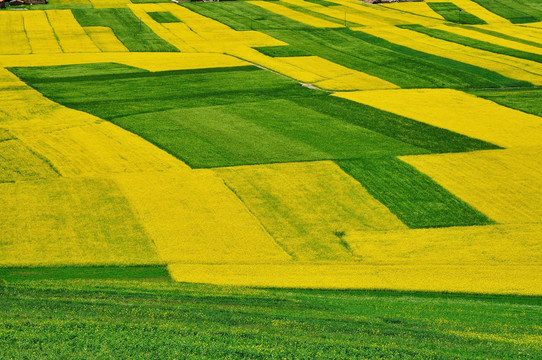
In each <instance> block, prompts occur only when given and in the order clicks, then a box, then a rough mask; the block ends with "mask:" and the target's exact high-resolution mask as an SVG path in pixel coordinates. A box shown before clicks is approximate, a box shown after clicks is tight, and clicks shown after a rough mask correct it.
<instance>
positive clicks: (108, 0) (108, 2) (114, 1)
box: [89, 0, 131, 9]
mask: <svg viewBox="0 0 542 360" xmlns="http://www.w3.org/2000/svg"><path fill="white" fill-rule="evenodd" d="M89 2H90V3H91V4H92V7H93V8H95V9H105V8H122V7H126V6H127V4H130V3H131V2H130V0H89Z"/></svg>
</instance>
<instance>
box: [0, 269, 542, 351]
mask: <svg viewBox="0 0 542 360" xmlns="http://www.w3.org/2000/svg"><path fill="white" fill-rule="evenodd" d="M28 271H30V272H31V274H28ZM44 271H45V270H34V273H32V270H25V271H22V270H18V271H13V270H6V269H4V270H2V272H1V274H2V276H3V277H4V278H6V279H7V281H6V280H3V281H0V303H1V304H2V306H0V319H1V321H0V358H2V359H10V358H17V359H68V358H69V359H91V358H92V359H94V358H97V359H106V358H115V359H121V358H134V359H157V358H160V359H166V358H167V359H175V358H176V359H182V358H198V359H216V358H227V359H240V358H245V359H286V358H287V359H315V358H323V359H354V358H364V359H409V358H416V359H459V358H462V359H536V358H540V357H541V356H542V342H541V341H540V336H541V329H540V326H539V324H540V323H541V322H542V302H541V299H540V298H536V297H520V296H517V297H510V296H508V297H505V296H489V295H487V296H486V295H466V294H437V293H409V292H384V291H322V290H292V289H282V290H278V289H250V288H233V287H217V286H210V285H198V284H182V283H180V284H179V283H173V282H169V281H167V280H164V277H162V276H161V273H162V272H163V270H160V269H159V268H156V269H155V268H151V267H149V268H142V269H136V268H134V269H127V270H121V271H112V270H111V269H106V271H105V273H106V275H104V276H96V275H97V274H98V272H94V275H95V277H97V278H99V279H98V280H92V279H69V277H68V278H67V277H66V276H64V275H65V273H67V272H63V271H62V270H59V269H56V270H47V271H45V273H44ZM36 272H39V273H41V275H44V276H43V277H49V280H44V279H42V280H39V281H35V280H31V279H32V278H35V277H36V276H37V275H36ZM69 273H71V274H79V275H81V277H88V276H91V275H92V273H93V272H92V270H90V269H89V268H81V269H79V270H77V271H73V269H71V270H70V271H69ZM146 273H148V275H149V276H148V277H149V278H151V279H152V280H153V281H141V280H140V279H141V278H142V277H146V275H145V274H146ZM38 277H42V276H38ZM51 278H53V279H54V280H51ZM108 278H109V279H108ZM137 279H139V280H137Z"/></svg>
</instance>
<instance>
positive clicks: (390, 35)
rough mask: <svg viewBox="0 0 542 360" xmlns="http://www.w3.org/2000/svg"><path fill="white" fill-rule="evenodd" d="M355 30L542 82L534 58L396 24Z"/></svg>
mask: <svg viewBox="0 0 542 360" xmlns="http://www.w3.org/2000/svg"><path fill="white" fill-rule="evenodd" d="M355 30H357V31H361V32H365V33H367V34H370V35H373V36H377V37H380V38H382V39H384V40H387V41H389V42H392V43H394V44H399V45H403V46H407V47H409V48H412V49H415V50H418V51H422V52H426V53H429V54H432V55H437V56H442V57H445V58H448V59H452V60H456V61H460V62H463V63H466V64H471V65H474V66H479V67H482V68H485V69H488V70H492V71H495V72H497V73H499V74H501V75H504V76H507V77H509V78H512V79H517V80H524V81H528V82H530V83H532V84H534V85H542V64H540V63H537V62H534V61H530V60H524V59H519V58H515V57H511V56H506V55H501V54H496V53H492V52H489V51H484V50H479V49H474V48H471V47H468V46H464V45H460V44H456V43H452V42H449V41H444V40H440V39H436V38H433V37H430V36H428V35H424V34H421V33H418V32H416V31H412V30H407V29H401V28H397V27H379V28H366V27H365V28H356V29H355Z"/></svg>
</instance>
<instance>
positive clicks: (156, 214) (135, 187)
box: [115, 170, 289, 264]
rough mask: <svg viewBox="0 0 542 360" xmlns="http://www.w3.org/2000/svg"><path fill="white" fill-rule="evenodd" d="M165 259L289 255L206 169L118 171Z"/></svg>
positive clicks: (249, 259) (248, 259)
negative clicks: (142, 171)
mask: <svg viewBox="0 0 542 360" xmlns="http://www.w3.org/2000/svg"><path fill="white" fill-rule="evenodd" d="M115 179H116V181H117V183H118V184H119V185H120V186H121V188H122V189H123V191H124V193H125V194H126V195H127V197H128V199H129V201H130V203H131V204H132V205H133V206H134V209H135V210H136V211H137V213H138V214H139V217H140V219H141V221H142V224H143V225H144V227H145V229H146V231H147V232H148V233H149V235H150V236H151V237H152V239H153V240H154V243H155V244H156V246H157V249H158V254H159V255H160V257H161V258H162V259H163V260H164V261H166V262H167V263H173V262H180V263H208V264H217V263H218V264H221V263H237V264H239V263H269V262H276V261H287V260H289V256H288V255H287V254H286V253H285V252H284V251H283V250H282V249H281V248H280V247H279V246H278V245H277V244H276V243H275V241H274V240H273V239H272V238H271V237H270V236H269V234H267V232H266V231H265V229H264V228H263V227H262V226H261V225H260V223H259V222H258V220H257V219H256V218H255V217H254V216H253V215H252V214H251V213H250V212H249V211H248V210H247V208H246V207H245V206H244V205H243V203H242V202H241V201H240V200H239V199H238V198H237V197H236V196H235V195H234V194H233V193H232V192H231V191H230V190H229V189H228V188H227V187H226V186H225V185H224V183H223V182H222V181H221V180H220V179H219V178H218V177H216V176H215V175H214V174H213V173H212V172H211V171H210V170H199V171H179V172H165V173H164V172H162V173H140V174H119V175H116V176H115Z"/></svg>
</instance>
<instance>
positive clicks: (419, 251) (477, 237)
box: [344, 223, 542, 290]
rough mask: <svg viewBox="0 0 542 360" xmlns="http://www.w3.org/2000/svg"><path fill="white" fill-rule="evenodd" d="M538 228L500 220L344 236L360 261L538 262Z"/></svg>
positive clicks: (541, 254) (541, 249)
mask: <svg viewBox="0 0 542 360" xmlns="http://www.w3.org/2000/svg"><path fill="white" fill-rule="evenodd" d="M541 231H542V225H541V224H540V223H533V224H506V225H488V226H466V227H448V228H433V229H409V230H396V231H373V232H367V231H355V232H351V233H347V234H346V236H345V237H344V239H345V240H346V242H348V244H349V245H350V248H351V249H352V251H353V252H354V254H356V255H357V256H359V257H360V259H361V261H362V262H363V264H366V265H465V266H467V265H468V266H484V265H486V266H502V265H506V266H513V265H527V264H529V265H536V266H541V265H542V243H541V242H540V232H541ZM510 249H514V251H510ZM540 290H542V289H540Z"/></svg>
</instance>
